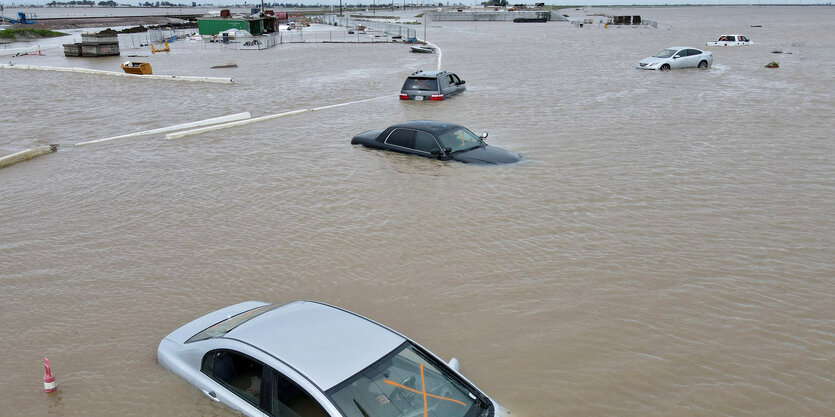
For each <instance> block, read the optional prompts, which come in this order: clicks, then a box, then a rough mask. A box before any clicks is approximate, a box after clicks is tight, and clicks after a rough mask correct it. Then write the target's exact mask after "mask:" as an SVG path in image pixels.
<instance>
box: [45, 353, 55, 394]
mask: <svg viewBox="0 0 835 417" xmlns="http://www.w3.org/2000/svg"><path fill="white" fill-rule="evenodd" d="M43 367H44V370H45V371H44V374H43V392H53V391H55V390H56V386H55V375H52V371H51V370H50V369H49V359H47V358H43Z"/></svg>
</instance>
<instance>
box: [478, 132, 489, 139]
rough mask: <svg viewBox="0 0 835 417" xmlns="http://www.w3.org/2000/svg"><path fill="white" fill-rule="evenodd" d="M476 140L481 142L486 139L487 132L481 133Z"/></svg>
mask: <svg viewBox="0 0 835 417" xmlns="http://www.w3.org/2000/svg"><path fill="white" fill-rule="evenodd" d="M478 138H479V139H481V140H484V139H487V132H481V134H480V135H478Z"/></svg>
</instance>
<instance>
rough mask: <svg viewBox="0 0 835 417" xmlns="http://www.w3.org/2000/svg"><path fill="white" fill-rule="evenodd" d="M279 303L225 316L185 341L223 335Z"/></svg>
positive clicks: (197, 340)
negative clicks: (224, 318)
mask: <svg viewBox="0 0 835 417" xmlns="http://www.w3.org/2000/svg"><path fill="white" fill-rule="evenodd" d="M280 306H281V305H280V304H268V305H265V306H261V307H255V308H253V309H252V310H249V311H244V312H243V313H239V314H236V315H234V316H232V317H227V318H226V320H223V321H221V322H219V323H215V324H213V325H211V326H209V328H207V329H206V330H203V331H202V332H200V333H197V334H196V335H194V336H192V337H191V338H190V339H188V340H186V343H191V342H199V341H201V340H206V339H211V338H213V337H217V336H223V335H225V334H226V333H229V332H231V331H232V329H234V328H236V327H238V326H240V325H242V324H244V323H246V322H247V321H249V320H252V319H254V318H255V317H258V316H260V315H261V314H264V313H266V312H268V311H270V310H272V309H274V308H277V307H280Z"/></svg>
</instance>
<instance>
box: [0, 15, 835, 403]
mask: <svg viewBox="0 0 835 417" xmlns="http://www.w3.org/2000/svg"><path fill="white" fill-rule="evenodd" d="M565 12H566V13H568V14H570V15H572V18H594V19H599V17H593V16H587V14H590V13H608V14H629V15H634V14H640V15H642V17H643V18H644V19H649V20H655V21H657V22H659V27H658V28H657V29H624V28H609V29H604V28H601V27H584V28H582V29H580V28H576V27H574V26H572V25H571V24H570V23H566V22H563V23H555V22H552V23H547V24H513V23H487V22H479V23H474V22H443V23H442V24H430V27H429V28H428V38H429V40H430V41H433V42H435V43H436V44H437V45H438V46H440V47H441V48H443V64H444V68H446V69H449V70H452V71H455V72H457V73H458V74H459V75H460V76H461V77H462V78H463V79H465V80H466V81H467V86H468V90H467V91H466V92H465V93H464V94H462V95H460V96H457V97H454V98H453V99H450V100H447V101H443V102H438V103H414V102H400V101H399V100H398V99H397V94H396V93H397V91H398V89H399V87H400V85H401V84H402V82H403V79H404V77H405V76H406V75H407V74H409V73H410V72H412V71H414V70H415V69H419V68H423V69H433V68H434V65H435V62H436V61H435V59H436V58H437V56H434V55H424V54H410V53H408V52H407V51H408V48H407V47H406V46H403V45H398V44H387V45H379V44H378V45H343V44H305V45H300V44H292V45H280V46H279V47H276V48H273V49H270V50H266V51H261V52H254V51H238V52H236V51H223V52H221V51H216V50H204V49H201V48H194V47H192V48H186V47H182V48H178V47H177V44H176V43H175V44H174V45H172V46H171V53H169V54H156V55H154V56H151V57H147V58H144V60H147V61H148V62H151V64H152V65H153V67H154V71H155V73H158V74H182V75H206V76H231V77H234V79H235V81H236V82H235V83H234V84H231V85H221V84H200V83H178V82H170V81H155V80H135V79H125V78H121V77H104V76H95V75H86V74H72V73H59V72H42V71H15V70H0V85H2V86H3V91H4V93H5V94H6V96H5V97H6V99H5V106H4V111H3V112H2V116H0V131H1V132H2V135H0V154H3V155H6V154H10V153H12V152H16V151H19V150H22V149H27V148H29V147H33V146H35V145H40V144H44V143H60V144H61V145H62V148H61V149H60V151H59V152H58V153H55V154H50V155H46V156H43V157H40V158H38V159H35V160H32V161H29V162H25V163H21V164H18V165H15V166H13V167H10V168H5V169H3V170H2V171H0V219H2V223H0V225H2V227H0V230H2V233H1V234H0V236H2V239H0V323H2V326H0V329H2V333H3V335H4V336H3V338H2V340H0V351H2V352H3V360H2V361H0V370H2V375H3V377H2V378H0V409H2V410H3V411H2V412H0V414H3V415H21V416H26V415H44V414H47V415H65V416H79V415H89V416H110V415H142V416H144V415H177V416H227V415H233V413H231V412H230V411H229V410H228V409H226V408H223V407H221V406H218V405H216V404H215V403H213V402H212V401H210V400H209V399H208V398H206V397H205V396H203V394H201V393H200V392H199V391H198V390H196V389H194V388H193V387H191V386H190V385H188V384H187V383H186V382H184V381H183V380H181V379H180V378H179V377H177V376H175V375H173V374H171V373H170V372H167V371H165V370H163V369H161V368H160V367H159V366H158V365H157V363H156V361H155V355H156V347H157V344H158V343H159V341H160V339H161V338H162V337H163V336H165V335H166V334H167V333H169V332H170V331H172V330H173V329H175V328H177V327H178V326H180V325H181V324H183V323H185V322H187V321H189V320H191V319H193V318H195V317H197V316H199V315H201V314H204V313H206V312H209V311H212V310H214V309H217V308H220V307H223V306H226V305H230V304H233V303H237V302H240V301H245V300H253V299H254V300H264V301H271V302H285V301H289V300H293V299H315V300H321V301H325V302H328V303H332V304H336V305H339V306H342V307H345V308H348V309H350V310H353V311H356V312H358V313H361V314H364V315H366V316H369V317H371V318H373V319H375V320H377V321H380V322H382V323H384V324H386V325H389V326H391V327H393V328H395V329H398V330H400V331H402V332H404V333H405V334H407V335H409V336H411V337H413V338H415V339H416V340H418V341H419V342H421V343H422V344H424V345H425V346H427V347H429V348H430V349H431V350H432V351H434V352H435V353H436V354H438V355H440V356H441V357H443V358H450V357H452V356H455V357H458V358H459V359H460V360H461V363H462V370H463V372H464V374H465V375H467V376H468V377H469V378H470V379H471V380H473V381H474V382H475V383H476V384H477V385H479V386H480V387H481V388H482V389H483V390H485V391H486V392H487V393H488V394H490V395H492V396H493V397H495V398H496V399H498V400H499V401H500V402H502V403H503V404H505V405H506V406H507V407H508V408H510V409H511V410H512V411H513V412H514V415H519V416H527V417H532V416H573V415H582V416H647V415H653V416H749V415H750V416H763V415H768V416H825V415H835V396H833V393H834V392H835V380H833V374H835V368H833V359H835V290H833V278H835V267H833V259H835V256H833V255H835V251H834V250H833V247H835V233H833V230H835V176H833V168H835V165H834V164H833V159H835V149H833V142H832V120H833V117H832V115H833V108H835V106H834V104H835V96H833V93H832V91H835V77H833V74H835V72H833V70H832V68H833V65H835V47H833V46H835V45H833V43H835V36H833V34H832V31H831V26H832V25H831V23H832V22H833V21H835V8H833V7H825V6H821V7H756V6H754V7H704V8H693V7H688V8H639V9H627V8H622V9H592V10H591V11H590V12H587V11H584V10H575V9H568V10H566V11H565ZM752 25H760V26H761V27H756V28H755V27H751V26H752ZM725 33H742V34H745V35H746V36H748V37H749V38H751V39H752V40H754V42H756V44H755V45H751V46H747V47H742V48H712V49H710V50H711V51H712V52H713V53H714V55H715V58H716V61H715V65H714V67H713V68H710V69H708V70H706V71H700V70H682V71H673V72H668V73H656V72H647V71H640V70H636V69H634V65H635V63H636V62H637V61H638V60H639V59H641V58H644V57H646V56H649V55H651V54H652V53H654V52H656V51H657V50H660V49H662V48H664V47H667V46H671V45H690V46H695V47H700V46H703V45H704V42H707V41H710V40H715V39H716V38H717V37H718V36H719V35H721V34H725ZM778 49H779V50H782V51H783V52H784V53H783V54H773V53H772V51H773V50H778ZM139 52H141V53H145V51H139ZM124 59H125V57H121V58H120V57H115V58H102V59H98V60H88V59H70V58H65V57H63V56H60V52H54V53H52V54H48V55H46V56H42V57H18V58H8V57H6V58H4V60H12V61H13V62H15V63H21V64H32V65H60V66H87V67H92V68H97V69H110V70H117V71H118V65H119V63H120V62H121V61H122V60H124ZM134 59H137V58H134ZM771 60H777V61H779V62H780V68H779V69H767V68H764V65H765V64H767V63H768V62H770V61H771ZM230 62H234V63H236V64H237V65H238V67H237V68H229V69H216V70H212V69H210V67H211V66H213V65H220V64H228V63H230ZM385 95H389V96H390V98H385V99H380V100H375V101H369V102H365V103H360V104H355V105H350V106H344V107H338V108H333V109H328V110H323V111H317V112H310V113H305V114H301V115H298V116H293V117H288V118H281V119H275V120H272V121H268V122H263V123H258V124H251V125H247V126H242V127H238V128H234V129H229V130H222V131H216V132H209V133H204V134H201V135H198V136H191V137H187V138H183V139H178V140H172V141H168V140H165V139H164V137H163V136H162V135H154V136H149V137H142V138H132V139H124V140H120V141H114V142H110V143H106V144H99V145H91V146H85V147H73V146H72V144H73V143H76V142H82V141H85V140H94V139H99V138H104V137H109V136H114V135H118V134H123V133H130V132H134V131H140V130H146V129H153V128H157V127H163V126H168V125H173V124H177V123H183V122H187V121H193V120H200V119H204V118H208V117H215V116H220V115H224V114H231V113H237V112H240V111H250V112H252V114H253V115H254V116H261V115H266V114H274V113H280V112H284V111H290V110H296V109H302V108H311V107H317V106H325V105H329V104H338V103H343V102H348V101H354V100H361V99H365V98H372V97H378V96H385ZM409 119H439V120H446V121H454V122H458V123H461V124H464V125H466V126H468V127H470V128H471V129H473V130H474V131H476V132H481V131H488V132H489V133H490V136H489V138H488V142H490V143H491V144H493V145H496V146H500V147H503V148H506V149H509V150H512V151H516V152H519V153H522V154H523V155H525V157H526V161H525V162H523V163H520V164H516V165H511V166H501V167H489V166H473V165H465V164H457V163H447V162H438V161H432V160H427V159H421V158H415V157H408V156H403V155H395V154H388V153H384V152H379V151H373V150H368V149H364V148H360V147H355V146H351V145H350V144H349V138H350V137H351V136H352V135H354V134H356V133H358V132H360V131H363V130H366V129H371V128H376V127H383V126H387V125H389V124H392V123H394V122H398V121H403V120H409ZM44 356H47V357H49V359H50V361H51V363H52V367H53V370H54V372H55V375H56V377H57V382H58V387H59V391H58V392H57V393H55V394H52V395H45V394H43V393H42V392H41V391H42V390H41V387H42V384H41V376H42V374H43V368H42V366H41V364H42V360H43V357H44Z"/></svg>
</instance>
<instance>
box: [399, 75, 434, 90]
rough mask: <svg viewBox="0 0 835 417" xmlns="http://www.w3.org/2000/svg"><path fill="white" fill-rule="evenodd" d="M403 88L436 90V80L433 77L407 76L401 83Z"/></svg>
mask: <svg viewBox="0 0 835 417" xmlns="http://www.w3.org/2000/svg"><path fill="white" fill-rule="evenodd" d="M403 90H421V91H438V80H437V79H435V78H418V77H409V78H407V79H406V82H405V83H404V84H403Z"/></svg>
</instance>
